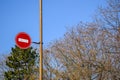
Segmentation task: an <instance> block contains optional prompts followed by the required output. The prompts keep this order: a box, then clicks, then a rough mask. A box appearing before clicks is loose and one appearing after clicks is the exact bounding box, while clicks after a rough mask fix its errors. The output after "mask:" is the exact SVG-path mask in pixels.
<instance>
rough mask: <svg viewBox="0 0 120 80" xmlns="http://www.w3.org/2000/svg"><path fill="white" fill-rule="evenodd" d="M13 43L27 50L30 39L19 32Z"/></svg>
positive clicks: (25, 34)
mask: <svg viewBox="0 0 120 80" xmlns="http://www.w3.org/2000/svg"><path fill="white" fill-rule="evenodd" d="M15 42H16V44H17V46H18V47H19V48H21V49H27V48H28V47H30V44H31V38H30V36H29V35H28V34H27V33H25V32H20V33H18V34H17V35H16V37H15Z"/></svg>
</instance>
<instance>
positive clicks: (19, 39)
mask: <svg viewBox="0 0 120 80" xmlns="http://www.w3.org/2000/svg"><path fill="white" fill-rule="evenodd" d="M18 41H19V42H24V43H28V40H27V39H23V38H18Z"/></svg>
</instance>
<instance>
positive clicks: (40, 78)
mask: <svg viewBox="0 0 120 80" xmlns="http://www.w3.org/2000/svg"><path fill="white" fill-rule="evenodd" d="M39 6H40V53H39V54H40V58H39V60H40V61H39V80H43V39H42V38H43V35H42V33H43V32H42V0H40V4H39Z"/></svg>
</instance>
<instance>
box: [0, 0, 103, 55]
mask: <svg viewBox="0 0 120 80" xmlns="http://www.w3.org/2000/svg"><path fill="white" fill-rule="evenodd" d="M103 4H105V0H43V43H44V46H46V45H47V44H48V43H49V42H51V41H54V40H55V39H59V38H61V37H62V36H63V34H64V33H65V31H66V27H71V26H74V25H77V24H78V23H79V22H80V21H83V22H89V21H91V20H92V19H91V17H92V16H93V15H94V13H95V11H96V9H97V7H98V6H100V5H103ZM0 30H1V31H0V54H6V53H9V52H10V49H11V47H14V45H15V36H16V34H17V33H19V32H26V33H28V34H29V35H30V36H31V38H32V41H39V0H0Z"/></svg>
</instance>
